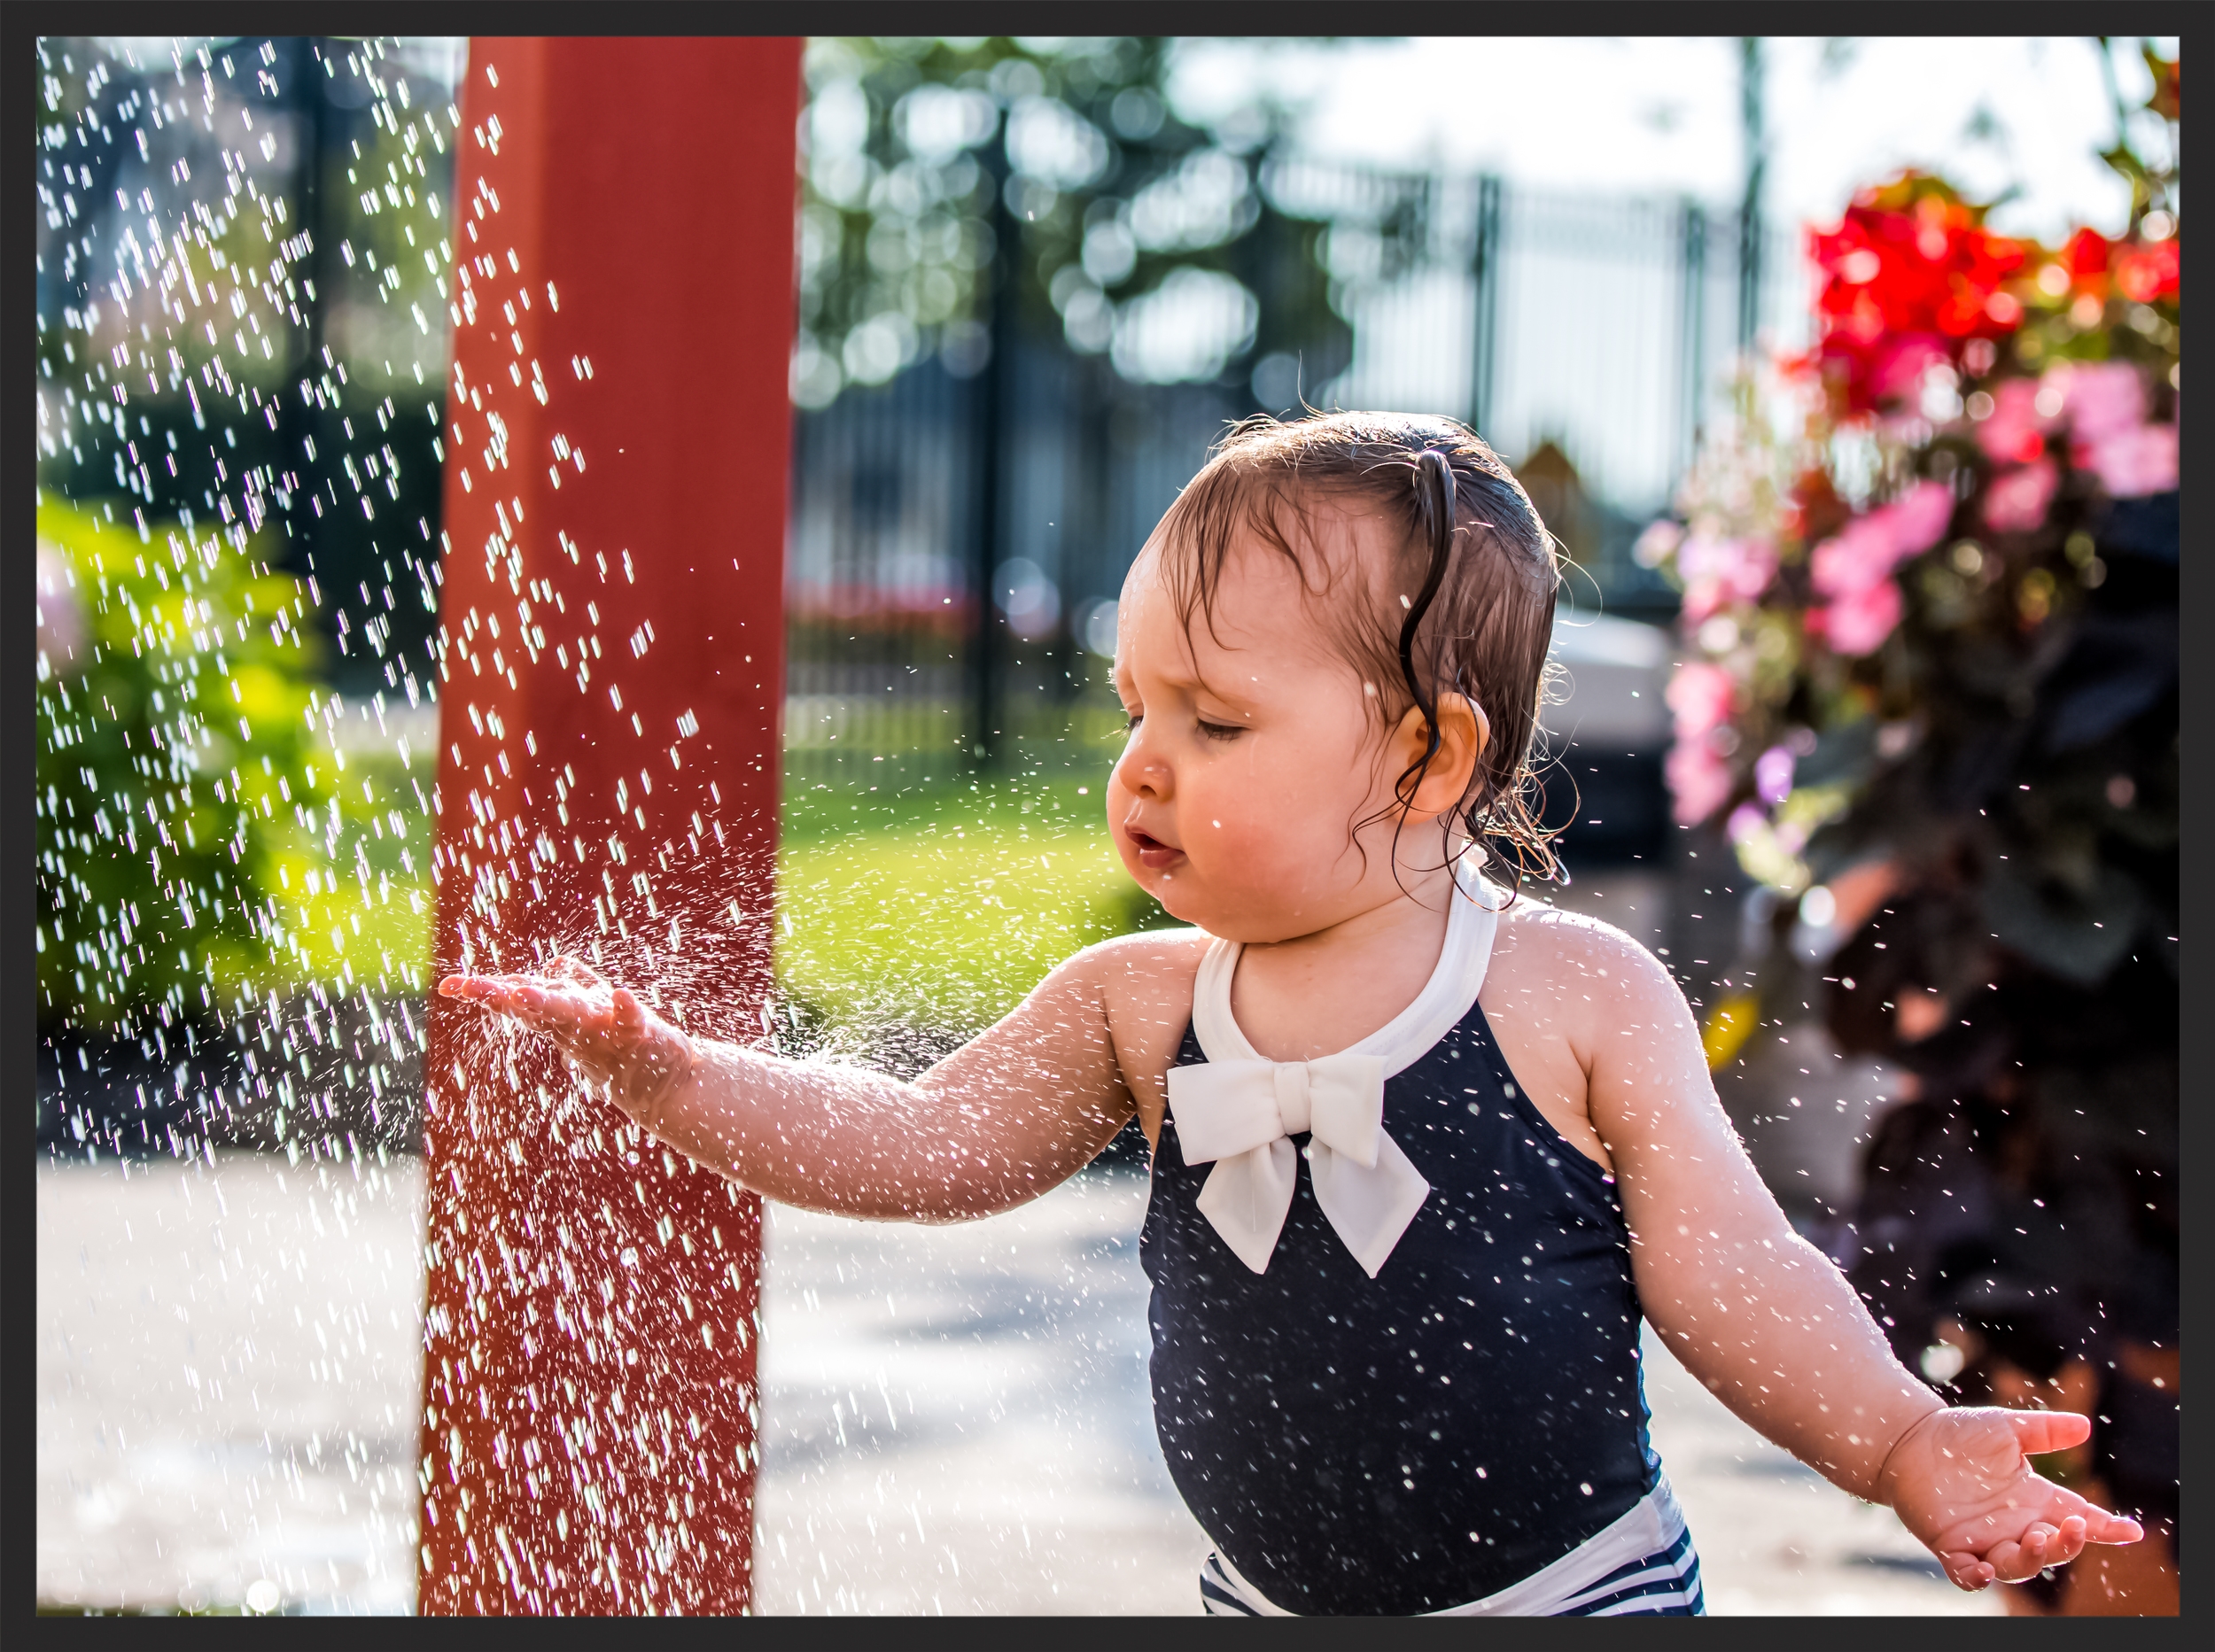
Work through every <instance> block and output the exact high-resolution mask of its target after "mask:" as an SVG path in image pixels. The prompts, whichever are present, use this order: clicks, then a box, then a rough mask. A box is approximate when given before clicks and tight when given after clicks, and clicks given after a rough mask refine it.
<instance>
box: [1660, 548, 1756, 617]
mask: <svg viewBox="0 0 2215 1652" xmlns="http://www.w3.org/2000/svg"><path fill="white" fill-rule="evenodd" d="M1676 567H1677V572H1678V573H1679V574H1680V575H1681V576H1682V577H1683V580H1684V617H1685V619H1686V620H1687V621H1689V622H1690V623H1691V624H1698V623H1699V622H1700V621H1701V620H1703V619H1706V617H1708V616H1709V615H1710V614H1712V613H1714V611H1715V610H1716V609H1719V608H1721V606H1722V605H1723V604H1724V603H1726V602H1753V601H1760V595H1761V593H1762V592H1764V591H1766V590H1768V587H1769V581H1770V580H1772V579H1774V578H1776V547H1775V546H1774V545H1771V544H1770V543H1769V542H1768V540H1766V539H1710V538H1708V537H1707V536H1706V535H1705V534H1698V533H1695V534H1692V535H1691V536H1690V537H1689V538H1687V539H1685V540H1684V541H1683V544H1681V545H1680V546H1678V547H1677V553H1676Z"/></svg>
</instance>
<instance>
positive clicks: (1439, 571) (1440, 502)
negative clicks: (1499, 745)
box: [1392, 447, 1454, 803]
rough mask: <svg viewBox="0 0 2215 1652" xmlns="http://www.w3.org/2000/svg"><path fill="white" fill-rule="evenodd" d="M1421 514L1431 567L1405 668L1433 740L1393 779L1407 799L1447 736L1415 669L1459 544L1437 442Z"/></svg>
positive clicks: (1408, 634) (1449, 465)
mask: <svg viewBox="0 0 2215 1652" xmlns="http://www.w3.org/2000/svg"><path fill="white" fill-rule="evenodd" d="M1414 482H1415V502H1416V515H1417V517H1418V520H1419V521H1420V522H1421V523H1422V524H1424V526H1425V527H1426V529H1427V530H1428V534H1427V536H1426V537H1427V538H1428V539H1429V540H1430V552H1431V555H1430V568H1429V570H1428V572H1427V573H1426V575H1425V576H1424V579H1423V588H1422V590H1421V591H1420V592H1419V593H1417V595H1416V598H1415V600H1414V601H1412V602H1411V603H1410V604H1409V605H1408V611H1407V617H1406V618H1405V619H1403V620H1402V621H1401V622H1400V671H1401V674H1402V675H1403V677H1405V678H1406V679H1407V685H1408V693H1409V694H1411V695H1412V696H1413V697H1414V700H1415V703H1416V705H1417V706H1418V708H1420V709H1421V710H1422V713H1423V724H1424V726H1425V728H1426V729H1427V730H1428V731H1429V734H1430V740H1429V743H1428V744H1427V745H1426V747H1425V748H1424V751H1423V755H1422V756H1420V757H1418V758H1417V759H1416V760H1415V761H1414V762H1413V763H1411V764H1409V765H1408V766H1407V768H1406V769H1404V770H1403V771H1402V772H1401V775H1400V778H1399V779H1397V780H1396V781H1395V782H1394V784H1393V788H1392V789H1393V791H1394V793H1395V795H1398V796H1399V797H1400V799H1401V800H1402V801H1403V803H1404V802H1406V801H1407V800H1409V799H1410V798H1412V797H1413V796H1414V795H1415V787H1418V786H1420V785H1421V784H1422V782H1423V775H1424V773H1425V772H1426V771H1427V770H1428V769H1429V768H1430V766H1431V760H1432V759H1433V758H1434V757H1435V756H1438V748H1439V745H1440V743H1441V740H1442V736H1441V734H1440V731H1439V726H1438V697H1437V695H1436V694H1434V693H1433V692H1432V691H1431V688H1430V686H1429V685H1428V684H1427V683H1426V682H1425V681H1424V680H1423V676H1422V673H1421V672H1419V671H1417V670H1416V669H1415V637H1416V632H1418V631H1419V630H1420V629H1421V628H1422V624H1423V619H1424V617H1425V616H1426V614H1428V613H1429V612H1430V610H1431V604H1432V603H1433V602H1434V601H1437V599H1438V590H1439V587H1440V586H1442V585H1443V584H1444V583H1445V581H1446V564H1447V562H1448V561H1449V559H1450V558H1451V556H1452V555H1453V548H1454V467H1453V461H1452V460H1450V459H1449V458H1448V457H1447V456H1446V455H1445V454H1442V453H1441V452H1439V450H1438V449H1437V448H1435V447H1426V448H1425V449H1424V450H1423V451H1422V452H1421V453H1419V454H1417V455H1416V458H1415V475H1414Z"/></svg>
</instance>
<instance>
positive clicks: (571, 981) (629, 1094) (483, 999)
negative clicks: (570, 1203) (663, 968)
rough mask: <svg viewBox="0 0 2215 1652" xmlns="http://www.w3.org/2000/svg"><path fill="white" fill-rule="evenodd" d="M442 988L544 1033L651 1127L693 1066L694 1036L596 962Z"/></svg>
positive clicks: (468, 979)
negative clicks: (616, 983) (613, 979)
mask: <svg viewBox="0 0 2215 1652" xmlns="http://www.w3.org/2000/svg"><path fill="white" fill-rule="evenodd" d="M439 992H440V993H441V994H442V995H443V996H445V997H449V998H462V999H466V1000H469V1001H470V1002H473V1003H477V1004H483V1005H484V1006H485V1007H486V1009H488V1010H496V1011H498V1012H500V1013H501V1014H502V1015H506V1016H509V1017H512V1018H513V1019H514V1020H517V1021H520V1022H522V1023H523V1025H524V1026H525V1027H528V1028H531V1029H532V1031H534V1032H540V1033H544V1034H545V1035H547V1036H548V1037H549V1038H551V1039H552V1040H553V1041H554V1042H555V1043H557V1044H559V1045H560V1046H561V1048H562V1051H563V1053H564V1054H565V1055H567V1056H568V1057H569V1059H571V1061H573V1062H575V1063H576V1065H577V1066H578V1068H579V1070H580V1071H581V1072H582V1073H583V1074H584V1075H585V1076H586V1077H587V1078H588V1079H590V1080H591V1081H592V1082H595V1084H605V1085H607V1086H608V1087H609V1094H610V1099H611V1100H613V1101H614V1102H615V1104H616V1105H618V1106H619V1107H621V1108H622V1109H623V1110H624V1112H626V1113H629V1114H630V1115H631V1116H632V1117H633V1118H634V1119H636V1120H637V1121H639V1122H640V1123H641V1124H643V1125H644V1126H645V1127H646V1128H648V1129H649V1130H650V1129H653V1128H655V1127H656V1125H657V1123H658V1122H659V1121H660V1113H661V1110H662V1106H663V1105H664V1103H665V1102H666V1101H667V1099H668V1097H669V1095H670V1093H671V1092H672V1090H674V1089H675V1088H676V1084H677V1082H678V1081H679V1080H680V1078H682V1077H683V1075H684V1074H687V1073H688V1072H689V1071H690V1070H691V1068H692V1061H693V1051H692V1041H691V1040H690V1039H689V1038H688V1037H686V1036H685V1035H684V1034H683V1033H682V1032H681V1031H680V1030H679V1029H678V1028H674V1027H672V1026H671V1025H670V1024H669V1023H668V1022H667V1021H664V1020H662V1019H661V1017H660V1016H658V1015H657V1014H655V1013H654V1012H652V1011H651V1010H649V1009H648V1008H647V1007H646V1006H645V1005H644V1004H641V1003H640V1002H639V1001H638V999H637V997H634V996H633V994H632V992H631V989H629V988H627V987H611V986H610V983H609V982H608V981H607V980H606V979H605V978H604V977H603V976H602V975H601V974H600V973H598V972H597V971H596V970H595V969H594V968H593V967H592V966H590V965H588V964H583V963H579V961H578V960H577V959H575V958H569V957H566V956H564V957H560V958H556V959H555V960H554V962H553V964H552V966H549V968H548V971H547V973H545V974H543V975H448V976H447V978H446V979H445V980H444V981H440V982H439Z"/></svg>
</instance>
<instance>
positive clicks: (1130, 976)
mask: <svg viewBox="0 0 2215 1652" xmlns="http://www.w3.org/2000/svg"><path fill="white" fill-rule="evenodd" d="M1214 938H1215V937H1214V936H1212V935H1209V934H1208V933H1207V932H1206V931H1205V930H1201V929H1142V930H1139V931H1138V932H1137V933H1135V934H1132V935H1116V936H1114V937H1113V938H1112V939H1109V940H1107V941H1100V942H1095V943H1094V944H1092V945H1091V946H1088V947H1086V948H1085V949H1084V950H1083V951H1081V952H1079V953H1077V954H1076V956H1075V957H1074V958H1070V959H1069V962H1068V963H1067V964H1065V965H1063V966H1062V967H1063V968H1064V969H1068V970H1071V971H1072V972H1074V973H1076V975H1077V976H1078V978H1079V979H1081V980H1083V981H1084V982H1085V983H1086V984H1087V985H1088V986H1091V987H1092V988H1094V989H1097V990H1098V991H1099V992H1100V996H1101V999H1102V1002H1103V1003H1104V1004H1106V1005H1107V1009H1108V1012H1109V1014H1110V1015H1111V1016H1113V1015H1115V1013H1116V1012H1118V1011H1125V1012H1127V1011H1132V1010H1152V1011H1155V1012H1161V1013H1163V1014H1173V1015H1176V1016H1177V1017H1178V1018H1180V1019H1181V1018H1182V1017H1185V1016H1189V1015H1190V1014H1191V1013H1192V989H1193V976H1194V975H1196V974H1197V973H1199V971H1200V960H1201V958H1204V957H1205V956H1206V955H1207V951H1208V947H1209V942H1212V941H1213V940H1214Z"/></svg>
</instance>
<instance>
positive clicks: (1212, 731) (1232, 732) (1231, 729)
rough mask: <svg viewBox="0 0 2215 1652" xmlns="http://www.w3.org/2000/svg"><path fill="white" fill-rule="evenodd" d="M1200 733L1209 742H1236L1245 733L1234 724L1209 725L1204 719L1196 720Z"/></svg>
mask: <svg viewBox="0 0 2215 1652" xmlns="http://www.w3.org/2000/svg"><path fill="white" fill-rule="evenodd" d="M1197 722H1198V725H1199V728H1200V732H1201V734H1203V735H1205V736H1206V737H1207V738H1208V739H1209V740H1236V739H1237V738H1238V737H1239V736H1240V735H1241V734H1243V733H1246V731H1245V730H1244V729H1242V728H1240V726H1239V725H1237V724H1235V723H1210V722H1209V721H1208V719H1207V718H1205V717H1201V718H1199V719H1197Z"/></svg>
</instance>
